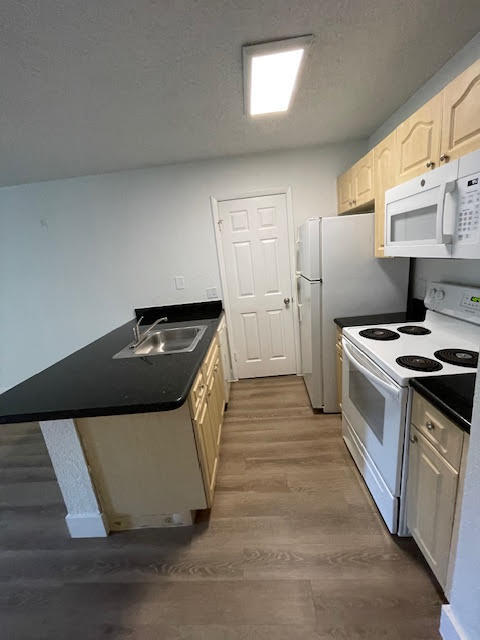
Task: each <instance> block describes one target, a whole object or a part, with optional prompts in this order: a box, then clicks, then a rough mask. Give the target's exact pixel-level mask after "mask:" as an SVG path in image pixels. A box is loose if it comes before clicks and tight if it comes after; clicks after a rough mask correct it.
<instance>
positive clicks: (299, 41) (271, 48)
mask: <svg viewBox="0 0 480 640" xmlns="http://www.w3.org/2000/svg"><path fill="white" fill-rule="evenodd" d="M311 41H312V36H301V37H298V38H288V39H287V40H277V41H275V42H265V43H262V44H253V45H246V46H244V47H243V90H244V104H245V112H246V113H247V114H248V115H250V116H258V115H262V114H267V113H279V112H282V111H287V110H288V109H289V107H290V105H291V103H292V98H293V94H294V92H295V90H296V88H297V86H298V78H299V75H300V71H301V69H302V67H303V65H304V63H305V58H306V53H307V49H308V47H309V46H310V43H311Z"/></svg>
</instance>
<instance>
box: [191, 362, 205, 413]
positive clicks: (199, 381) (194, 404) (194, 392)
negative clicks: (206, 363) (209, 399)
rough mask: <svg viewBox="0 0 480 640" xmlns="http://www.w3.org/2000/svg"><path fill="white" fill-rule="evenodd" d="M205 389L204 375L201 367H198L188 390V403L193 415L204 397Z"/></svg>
mask: <svg viewBox="0 0 480 640" xmlns="http://www.w3.org/2000/svg"><path fill="white" fill-rule="evenodd" d="M206 391H207V385H206V382H205V377H204V375H203V371H202V369H200V371H199V372H198V374H197V377H196V378H195V381H194V383H193V385H192V389H191V391H190V404H191V410H192V415H193V416H195V415H196V413H197V411H198V408H199V407H200V405H201V404H202V400H203V399H204V397H205V393H206Z"/></svg>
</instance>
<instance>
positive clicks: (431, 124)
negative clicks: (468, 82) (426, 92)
mask: <svg viewBox="0 0 480 640" xmlns="http://www.w3.org/2000/svg"><path fill="white" fill-rule="evenodd" d="M441 132H442V94H440V93H439V94H438V95H436V96H435V97H434V98H432V100H430V101H429V102H427V103H426V104H424V105H423V107H420V109H419V110H418V111H416V112H415V113H414V114H413V115H411V116H410V117H409V118H408V119H407V120H405V122H402V124H400V125H399V126H398V127H397V129H396V130H395V156H396V158H397V178H398V182H405V181H406V180H410V179H411V178H415V177H416V176H419V175H421V174H422V173H425V172H426V171H428V170H429V169H434V168H435V167H438V163H439V158H440V137H441Z"/></svg>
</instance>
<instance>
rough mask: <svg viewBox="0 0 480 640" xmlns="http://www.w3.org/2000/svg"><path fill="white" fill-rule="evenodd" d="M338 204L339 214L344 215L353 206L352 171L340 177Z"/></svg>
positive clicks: (338, 182)
mask: <svg viewBox="0 0 480 640" xmlns="http://www.w3.org/2000/svg"><path fill="white" fill-rule="evenodd" d="M337 203H338V204H337V209H338V213H344V212H345V211H348V210H349V209H351V208H352V206H353V173H352V170H351V169H349V170H348V171H345V173H342V175H341V176H339V177H338V180H337Z"/></svg>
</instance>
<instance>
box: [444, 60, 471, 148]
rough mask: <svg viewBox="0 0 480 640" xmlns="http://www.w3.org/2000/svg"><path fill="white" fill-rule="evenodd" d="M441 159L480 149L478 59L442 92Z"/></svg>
mask: <svg viewBox="0 0 480 640" xmlns="http://www.w3.org/2000/svg"><path fill="white" fill-rule="evenodd" d="M443 100H444V102H443V126H442V147H441V152H442V157H445V156H447V157H446V158H445V160H453V159H454V158H459V157H460V156H462V155H464V154H466V153H470V152H471V151H475V150H476V149H480V60H477V62H475V64H473V65H472V66H471V67H469V68H468V69H467V70H466V71H464V72H463V73H462V74H460V75H459V76H458V77H457V78H455V80H453V81H452V82H450V84H448V85H447V86H446V87H445V89H444V90H443Z"/></svg>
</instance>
